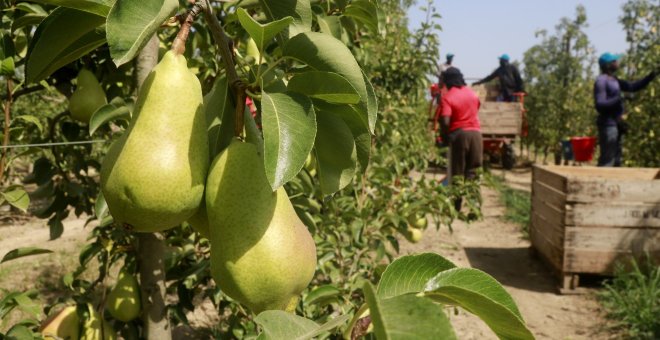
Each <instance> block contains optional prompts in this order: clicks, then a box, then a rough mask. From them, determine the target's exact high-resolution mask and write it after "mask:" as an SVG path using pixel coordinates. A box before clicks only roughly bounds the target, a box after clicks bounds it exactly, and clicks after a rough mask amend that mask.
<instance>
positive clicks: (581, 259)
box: [564, 248, 660, 275]
mask: <svg viewBox="0 0 660 340" xmlns="http://www.w3.org/2000/svg"><path fill="white" fill-rule="evenodd" d="M564 251H565V252H566V254H565V257H564V268H565V269H566V271H567V272H572V273H592V274H600V275H611V274H613V273H614V268H615V265H616V264H617V263H619V262H620V263H622V264H625V263H628V262H629V260H630V259H631V258H632V254H631V253H630V252H629V251H621V250H593V249H581V248H577V249H576V248H566V249H564ZM650 255H651V257H652V258H656V259H657V258H658V257H660V251H658V252H654V253H651V254H650ZM658 264H660V263H658Z"/></svg>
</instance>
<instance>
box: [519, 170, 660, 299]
mask: <svg viewBox="0 0 660 340" xmlns="http://www.w3.org/2000/svg"><path fill="white" fill-rule="evenodd" d="M531 217H532V223H531V227H530V239H531V242H532V247H533V250H534V251H535V252H536V253H537V254H539V255H540V256H541V258H542V259H543V260H545V262H547V263H548V264H549V265H550V266H551V267H552V269H553V270H554V271H555V272H556V274H557V275H558V276H559V278H560V285H559V290H560V292H561V293H571V292H577V290H576V289H577V288H578V285H579V274H598V275H611V274H612V273H613V270H614V267H615V264H616V263H617V262H618V261H621V260H626V259H630V258H631V257H636V258H643V257H644V256H645V254H646V253H648V254H649V255H650V256H651V259H652V260H653V261H655V262H656V263H657V264H660V171H659V169H648V168H596V167H561V166H535V167H534V169H533V175H532V216H531Z"/></svg>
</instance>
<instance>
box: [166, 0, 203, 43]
mask: <svg viewBox="0 0 660 340" xmlns="http://www.w3.org/2000/svg"><path fill="white" fill-rule="evenodd" d="M201 11H202V5H201V4H200V3H195V5H194V6H193V7H192V8H190V9H189V10H188V13H187V14H186V17H185V19H183V21H182V22H181V29H179V33H178V34H177V35H176V38H175V39H174V42H172V51H174V52H176V53H177V54H183V52H185V51H186V41H187V40H188V34H190V27H191V26H192V24H193V22H194V21H195V18H196V17H197V15H199V13H200V12H201Z"/></svg>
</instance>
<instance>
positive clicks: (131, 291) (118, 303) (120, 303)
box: [105, 270, 141, 322]
mask: <svg viewBox="0 0 660 340" xmlns="http://www.w3.org/2000/svg"><path fill="white" fill-rule="evenodd" d="M105 307H106V308H107V309H108V312H110V315H112V317H113V318H115V319H117V320H120V321H123V322H129V321H131V320H133V319H135V318H137V317H138V316H139V315H140V309H141V303H140V285H139V284H138V281H137V279H136V278H135V276H134V275H133V274H131V273H129V272H128V271H126V270H121V271H120V272H119V276H118V277H117V283H116V284H115V287H114V288H112V290H111V291H110V294H108V298H107V300H106V302H105Z"/></svg>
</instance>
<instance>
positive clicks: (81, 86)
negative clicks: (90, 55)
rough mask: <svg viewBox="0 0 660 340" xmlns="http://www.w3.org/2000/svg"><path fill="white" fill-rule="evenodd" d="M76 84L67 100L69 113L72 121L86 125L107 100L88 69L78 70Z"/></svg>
mask: <svg viewBox="0 0 660 340" xmlns="http://www.w3.org/2000/svg"><path fill="white" fill-rule="evenodd" d="M76 82H77V85H76V90H75V91H74V92H73V94H72V95H71V97H70V98H69V112H70V113H71V117H73V119H75V120H77V121H79V122H81V123H85V124H87V123H89V119H90V118H92V114H93V113H94V112H96V110H98V109H99V108H100V107H101V106H103V105H105V104H107V103H108V100H107V99H106V98H105V92H103V88H102V87H101V84H100V83H99V81H98V80H97V79H96V77H95V76H94V73H92V72H91V71H89V70H88V69H81V70H80V72H79V73H78V78H77V80H76Z"/></svg>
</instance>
